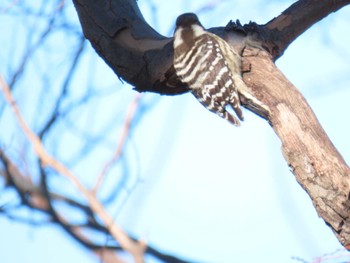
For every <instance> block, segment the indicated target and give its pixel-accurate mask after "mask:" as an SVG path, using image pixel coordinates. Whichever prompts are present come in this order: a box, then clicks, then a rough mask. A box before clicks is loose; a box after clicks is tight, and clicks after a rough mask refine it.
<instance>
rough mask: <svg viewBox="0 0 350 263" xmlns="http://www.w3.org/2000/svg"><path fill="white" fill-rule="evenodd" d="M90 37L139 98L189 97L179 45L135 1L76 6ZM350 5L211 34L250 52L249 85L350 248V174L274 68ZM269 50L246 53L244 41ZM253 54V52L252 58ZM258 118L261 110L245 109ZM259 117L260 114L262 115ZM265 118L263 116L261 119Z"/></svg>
mask: <svg viewBox="0 0 350 263" xmlns="http://www.w3.org/2000/svg"><path fill="white" fill-rule="evenodd" d="M74 3H75V6H76V9H77V11H78V14H79V18H80V21H81V24H82V27H83V31H84V34H85V36H86V37H87V38H88V39H89V40H90V42H91V44H92V45H93V47H94V48H95V49H96V51H97V52H98V53H99V54H100V56H101V57H102V58H103V59H104V60H105V61H106V62H107V63H108V65H109V66H110V67H111V68H112V69H113V70H114V71H115V72H116V74H117V75H118V76H119V77H121V78H123V79H124V80H126V81H127V82H129V83H131V84H132V85H134V86H135V88H136V89H137V90H138V91H151V92H157V93H160V94H168V95H174V94H180V93H183V92H186V91H188V90H187V88H186V87H185V86H184V85H182V84H181V83H180V82H179V80H178V79H177V77H176V75H175V73H174V69H173V65H172V64H173V49H172V39H169V38H165V37H163V36H161V35H159V34H158V33H157V32H156V31H154V30H153V29H152V28H151V27H150V26H149V25H148V24H147V23H146V22H145V21H144V19H143V17H142V15H141V13H140V11H139V10H138V7H137V5H136V2H135V1H126V0H124V1H123V0H114V1H113V0H110V1H98V3H97V2H96V1H94V0H74ZM349 3H350V0H346V1H345V0H342V1H339V0H338V1H336V0H324V1H318V0H302V1H298V2H296V3H295V4H293V5H292V6H291V7H289V8H288V9H287V10H286V11H285V12H283V13H282V14H281V15H280V16H278V17H276V18H274V19H273V20H271V21H270V22H268V23H267V24H266V25H257V24H255V23H250V24H249V25H244V26H241V25H240V24H239V21H237V22H236V23H233V22H230V23H229V24H228V25H227V26H226V27H225V28H222V27H221V28H214V29H211V31H212V32H214V33H216V34H218V35H219V36H221V37H223V38H224V39H225V40H226V41H228V42H229V43H230V44H231V45H232V46H234V48H236V49H237V51H238V52H241V53H243V57H244V63H245V74H244V81H245V82H246V83H247V84H248V86H249V87H250V89H251V91H252V93H253V94H255V95H256V97H258V98H259V99H260V100H261V101H262V102H263V103H265V105H267V106H268V108H269V110H270V114H269V116H267V115H266V116H263V117H265V118H266V119H268V121H269V124H270V125H271V127H272V128H273V129H274V131H275V132H276V134H277V135H278V136H279V138H280V139H281V141H282V150H283V154H284V157H285V159H286V161H287V162H288V165H289V166H290V167H291V170H292V172H293V173H294V175H295V177H296V179H297V181H298V182H299V184H300V185H301V186H302V187H303V188H304V189H305V190H306V191H307V193H308V194H309V195H310V197H311V199H312V201H313V203H314V206H315V208H316V210H317V212H318V214H319V215H320V216H321V217H322V218H323V219H324V220H325V222H326V223H327V224H328V225H329V226H330V227H331V228H332V230H333V231H334V233H335V235H336V236H337V238H338V239H339V241H340V242H341V243H342V244H343V245H344V246H345V247H347V248H348V249H350V185H349V184H350V183H349V182H350V170H349V167H348V166H347V165H346V163H345V162H344V160H343V158H342V157H341V155H340V154H339V153H338V151H337V150H336V149H335V147H334V146H333V144H332V143H331V141H330V140H329V138H328V137H327V135H326V134H325V132H324V130H323V129H322V127H321V126H320V124H319V122H318V120H317V118H316V117H315V115H314V113H313V112H312V110H311V108H310V107H309V105H308V104H307V102H306V101H305V99H304V98H303V96H302V95H301V94H300V93H299V92H298V90H297V89H296V88H295V87H294V86H293V85H292V84H291V83H290V82H289V81H288V80H287V79H286V78H285V76H284V75H283V74H282V73H281V72H280V71H279V70H278V68H277V67H276V66H275V64H274V61H275V60H276V59H277V58H278V57H280V56H281V55H282V54H283V52H284V51H285V49H286V48H287V47H288V45H289V44H290V43H291V42H292V41H294V40H295V39H296V38H297V37H298V36H299V35H300V34H302V33H303V32H305V31H306V30H307V29H308V28H309V27H310V26H312V25H313V24H315V23H316V22H318V21H319V20H321V19H322V18H324V17H326V16H327V15H328V14H330V13H332V12H335V11H337V10H338V9H340V8H341V7H343V6H345V5H347V4H349ZM246 35H251V36H254V37H255V38H256V39H257V40H259V41H260V42H261V43H262V45H263V47H264V48H265V49H266V50H267V51H268V52H264V51H259V50H251V49H249V48H248V49H245V48H244V45H245V38H244V37H245V36H246ZM253 51H254V52H253ZM245 106H246V107H248V108H249V109H251V110H252V111H254V106H255V105H245ZM255 113H257V114H259V112H256V111H255ZM260 115H261V114H260Z"/></svg>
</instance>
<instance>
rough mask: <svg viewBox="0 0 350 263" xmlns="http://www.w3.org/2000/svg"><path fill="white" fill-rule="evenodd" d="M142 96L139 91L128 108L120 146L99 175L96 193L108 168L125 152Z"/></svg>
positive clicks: (94, 190) (95, 188)
mask: <svg viewBox="0 0 350 263" xmlns="http://www.w3.org/2000/svg"><path fill="white" fill-rule="evenodd" d="M140 98H141V94H140V93H137V94H136V95H135V98H134V100H133V101H132V102H131V104H130V106H129V109H128V112H127V115H126V118H125V121H124V125H123V132H122V135H121V137H120V140H119V144H118V147H117V149H116V151H115V152H114V154H113V156H112V158H111V159H110V160H109V161H108V162H107V163H106V165H105V166H104V167H103V169H102V171H101V172H100V174H99V175H98V177H97V180H96V184H95V186H94V188H93V192H94V193H96V192H97V191H98V188H99V187H100V185H101V183H102V181H103V178H104V176H105V175H106V173H107V172H108V170H109V169H110V168H111V167H112V165H113V164H114V163H115V162H116V161H118V160H119V158H120V156H121V154H122V152H123V149H124V145H125V142H126V140H127V138H128V135H129V132H130V126H131V122H132V120H133V118H134V115H135V112H136V109H137V106H138V104H139V101H140Z"/></svg>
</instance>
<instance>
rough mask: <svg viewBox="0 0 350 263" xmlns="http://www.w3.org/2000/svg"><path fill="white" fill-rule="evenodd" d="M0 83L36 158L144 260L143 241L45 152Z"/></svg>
mask: <svg viewBox="0 0 350 263" xmlns="http://www.w3.org/2000/svg"><path fill="white" fill-rule="evenodd" d="M0 85H1V89H2V91H3V94H4V96H5V99H6V101H7V102H8V104H9V105H10V106H11V108H12V110H13V112H14V114H15V117H16V118H17V121H18V123H19V125H20V127H21V129H22V131H23V133H24V134H25V136H26V137H27V139H28V140H29V141H30V143H31V144H32V147H33V148H34V151H35V153H36V154H37V156H38V158H39V159H40V160H41V162H42V164H43V166H48V167H51V168H52V169H54V170H55V171H56V172H57V173H59V174H61V175H63V176H65V177H66V178H67V179H69V181H70V182H71V183H72V184H73V185H75V187H76V188H77V189H78V190H79V192H81V193H82V194H83V196H85V198H86V199H87V201H88V203H89V205H90V207H91V209H92V210H93V211H94V212H95V213H96V214H97V215H98V216H99V217H100V218H101V220H102V221H103V222H104V224H105V226H106V228H107V229H109V231H110V233H111V235H112V236H113V237H114V238H115V240H116V241H117V242H118V243H119V244H120V246H121V247H122V248H123V249H124V250H125V251H127V252H129V253H130V254H131V255H132V256H133V257H134V261H135V262H137V263H141V262H144V260H143V255H144V252H145V249H146V244H145V242H143V241H139V242H137V241H136V242H135V241H133V240H131V239H130V238H129V237H128V235H126V234H125V232H124V231H123V229H122V228H121V227H120V226H118V225H117V224H115V222H114V221H113V218H112V217H111V216H110V215H109V214H108V213H107V211H106V210H105V209H104V207H103V205H102V204H101V203H100V202H99V201H98V200H97V199H96V197H95V196H94V194H93V193H91V192H90V191H89V190H88V189H86V188H85V186H84V185H82V184H81V182H80V181H79V180H78V179H77V177H76V176H75V175H74V174H73V173H72V172H71V171H70V170H69V169H68V168H66V167H65V166H64V165H63V164H62V163H60V162H59V161H57V160H56V159H54V158H53V157H52V156H50V155H49V154H48V153H47V152H46V150H45V148H44V146H43V145H42V143H41V141H40V139H39V138H38V136H37V135H36V134H35V133H34V132H33V131H32V130H31V129H30V128H29V127H28V125H27V124H26V122H25V120H24V119H23V116H22V114H21V112H20V110H19V108H18V107H17V105H16V102H15V101H14V99H13V97H12V94H11V91H10V88H9V87H8V85H7V84H6V83H5V81H4V79H3V77H2V76H0Z"/></svg>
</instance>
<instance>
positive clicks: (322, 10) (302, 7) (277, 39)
mask: <svg viewBox="0 0 350 263" xmlns="http://www.w3.org/2000/svg"><path fill="white" fill-rule="evenodd" d="M349 3H350V0H322V1H319V0H300V1H297V2H295V3H294V4H293V5H291V6H290V7H289V8H287V9H286V10H285V11H283V12H282V14H281V15H279V16H278V17H276V18H274V19H272V20H271V21H270V22H268V23H267V24H265V25H264V26H263V27H264V28H266V29H267V30H268V31H269V33H268V38H267V39H266V36H265V37H264V38H265V39H266V40H267V41H268V42H269V43H270V45H269V46H270V48H269V50H270V53H271V54H272V56H273V59H274V60H276V59H278V58H279V57H280V56H282V55H283V52H284V51H285V50H286V49H287V47H288V46H289V45H290V44H291V43H292V42H293V41H294V40H295V39H296V38H297V37H299V36H300V35H301V34H303V33H304V32H305V31H306V30H308V29H309V28H310V27H311V26H312V25H314V24H316V23H317V22H319V21H320V20H322V19H323V18H325V17H326V16H328V15H329V14H331V13H332V12H336V11H338V10H339V9H340V8H342V7H344V6H346V5H348V4H349Z"/></svg>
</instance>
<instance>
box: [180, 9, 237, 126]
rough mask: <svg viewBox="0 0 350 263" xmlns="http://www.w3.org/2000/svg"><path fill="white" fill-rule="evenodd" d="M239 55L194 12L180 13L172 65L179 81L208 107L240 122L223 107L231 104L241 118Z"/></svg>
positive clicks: (231, 119) (226, 117) (224, 116)
mask: <svg viewBox="0 0 350 263" xmlns="http://www.w3.org/2000/svg"><path fill="white" fill-rule="evenodd" d="M240 63H241V58H240V56H239V55H238V54H237V53H236V52H235V51H234V50H233V49H232V48H231V47H230V46H229V45H228V44H227V43H226V42H225V41H224V40H223V39H221V38H220V37H218V36H216V35H214V34H212V33H210V32H208V31H206V30H205V29H204V28H203V26H202V25H201V23H200V22H199V20H198V17H197V16H196V15H195V14H193V13H186V14H183V15H180V16H179V17H178V18H177V20H176V29H175V33H174V67H175V70H176V74H177V75H178V76H179V78H180V79H181V81H182V82H183V83H185V84H186V85H188V87H189V88H190V90H191V92H192V94H193V95H194V96H195V97H196V98H197V99H198V100H199V101H200V102H201V103H202V104H203V105H204V106H205V107H206V108H207V109H208V110H210V111H212V112H214V113H216V114H217V115H219V116H220V117H222V118H224V119H226V120H228V121H229V122H230V123H232V124H234V125H236V126H239V124H240V122H239V120H238V119H237V118H236V117H235V116H233V115H231V114H230V113H229V112H227V111H226V109H225V107H226V106H227V105H231V106H232V108H233V110H234V111H235V113H236V115H237V117H238V118H239V119H240V120H243V114H242V110H241V106H240V99H239V94H238V86H239V85H242V83H243V81H242V79H241V70H240Z"/></svg>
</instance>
